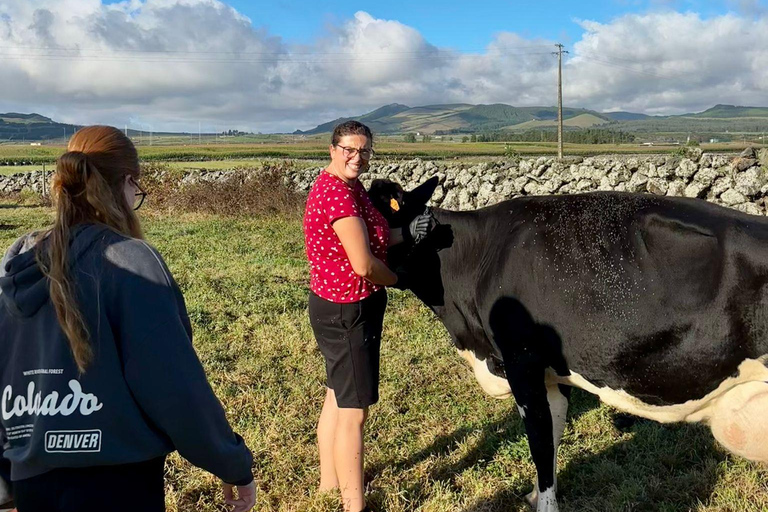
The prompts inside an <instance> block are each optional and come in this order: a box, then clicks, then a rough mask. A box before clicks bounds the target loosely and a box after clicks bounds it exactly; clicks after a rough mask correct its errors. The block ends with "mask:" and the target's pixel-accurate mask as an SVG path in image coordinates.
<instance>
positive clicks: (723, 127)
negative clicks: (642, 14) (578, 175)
mask: <svg viewBox="0 0 768 512" xmlns="http://www.w3.org/2000/svg"><path fill="white" fill-rule="evenodd" d="M762 118H765V122H766V123H768V107H737V106H733V105H716V106H714V107H712V108H710V109H707V110H705V111H704V112H699V113H692V114H683V115H676V116H649V115H646V114H637V113H634V112H624V111H619V112H603V113H601V112H595V111H594V110H588V109H583V108H569V107H564V108H563V125H564V126H566V127H567V128H571V129H577V128H592V127H602V128H608V129H612V130H623V131H628V132H679V131H690V130H695V131H701V132H713V131H722V132H727V131H729V130H732V131H750V132H754V131H760V130H759V129H758V128H760V127H761V126H763V120H762ZM347 119H356V120H358V121H361V122H364V123H366V124H367V125H368V126H370V128H371V129H372V130H373V131H374V132H376V133H408V132H418V133H425V134H458V133H481V132H489V131H498V130H509V131H524V130H539V129H552V128H554V127H556V125H557V108H556V107H513V106H511V105H505V104H503V103H495V104H491V105H470V104H467V103H458V104H447V105H425V106H422V107H413V108H410V107H407V106H405V105H400V104H397V103H393V104H392V105H386V106H384V107H381V108H379V109H376V110H374V111H373V112H370V113H368V114H363V115H361V116H357V117H352V118H343V119H337V120H335V121H330V122H328V123H323V124H321V125H319V126H317V127H315V128H313V129H311V130H307V131H305V132H302V131H300V130H297V131H296V132H295V133H300V134H307V135H310V134H312V135H314V134H318V133H327V132H330V131H332V130H333V128H334V127H335V126H336V124H338V123H339V122H341V121H346V120H347ZM766 128H768V125H767V126H766ZM760 129H762V128H760Z"/></svg>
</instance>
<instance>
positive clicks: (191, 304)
mask: <svg viewBox="0 0 768 512" xmlns="http://www.w3.org/2000/svg"><path fill="white" fill-rule="evenodd" d="M141 213H142V215H143V221H144V226H145V231H146V236H147V238H148V240H149V241H150V242H151V243H152V244H154V245H155V246H156V247H158V249H159V250H160V252H161V253H162V254H163V255H164V257H165V259H166V261H167V262H168V265H169V266H170V268H171V270H172V272H173V273H174V275H175V277H176V279H177V280H178V282H179V284H180V286H181V288H182V290H183V292H184V294H185V297H186V301H187V306H188V309H189V313H190V317H191V319H192V322H193V326H194V332H195V346H196V348H197V350H198V353H199V355H200V357H201V359H202V361H203V364H204V365H205V367H206V369H207V371H208V376H209V379H210V381H211V382H212V385H213V387H214V389H215V390H216V393H217V394H218V396H219V397H220V399H221V400H222V402H223V403H224V406H225V408H226V409H227V412H228V415H229V418H230V421H231V422H232V424H233V426H234V428H235V429H236V430H237V431H239V432H240V433H241V434H242V435H243V436H244V438H245V439H246V441H247V443H248V444H249V446H250V447H251V448H252V449H253V451H254V453H255V459H256V462H255V466H254V471H255V475H256V482H257V485H258V487H259V489H260V491H259V496H258V502H257V508H256V510H257V511H276V512H277V511H280V512H288V511H291V512H294V511H295V512H307V511H308V512H336V511H337V510H339V508H338V498H337V496H333V495H330V496H329V495H318V493H317V492H316V491H315V489H316V486H317V484H318V481H319V470H318V461H317V454H316V449H315V446H314V441H315V435H314V428H315V421H316V419H317V416H318V414H319V411H320V404H321V400H322V396H323V383H324V370H323V364H322V359H321V356H320V354H319V352H318V350H317V349H316V346H315V342H314V340H313V338H312V333H311V330H310V327H309V322H308V319H307V311H306V308H307V286H308V275H307V274H308V272H307V265H306V262H305V259H304V254H303V239H302V235H301V222H300V218H299V217H298V216H297V215H295V214H294V215H288V216H286V215H277V216H272V217H253V218H234V219H233V218H220V217H216V216H211V215H202V214H181V215H178V216H171V215H168V214H161V213H158V212H152V211H151V210H142V212H141ZM50 216H51V214H50V211H49V210H48V209H45V208H41V207H35V206H28V205H16V204H14V203H11V202H8V201H5V202H2V201H0V248H2V249H3V250H5V249H6V248H7V247H8V245H10V243H11V241H12V240H13V239H14V238H15V237H17V236H18V235H20V234H22V233H24V232H26V231H29V230H32V229H39V228H42V227H44V226H46V225H47V223H48V222H49V220H50ZM389 296H390V303H389V307H388V312H387V316H386V320H385V330H384V336H383V344H382V383H381V401H380V403H379V404H378V405H376V406H374V407H373V408H372V413H371V418H370V423H369V427H368V429H367V446H368V453H367V460H366V468H367V469H366V475H367V478H368V480H369V484H368V491H369V494H368V496H369V500H370V502H371V504H372V505H373V507H374V510H378V511H384V512H405V511H423V512H502V511H504V512H512V511H526V510H528V509H527V507H526V505H525V504H524V501H523V496H524V495H525V494H526V493H527V492H529V491H530V490H531V486H532V479H533V477H534V470H533V466H532V463H531V459H530V454H529V451H528V446H527V441H526V438H525V436H524V432H523V427H522V422H521V420H520V418H519V416H518V414H517V412H516V408H515V407H514V404H513V402H512V401H511V400H508V401H497V400H494V399H491V398H489V397H487V396H485V395H483V393H482V392H481V390H480V388H479V386H477V385H476V384H475V382H474V380H473V378H472V377H471V375H470V372H469V370H468V369H467V368H466V367H465V366H464V364H463V363H462V361H461V360H460V358H459V357H458V356H457V355H456V354H455V351H454V350H453V349H452V348H451V345H450V340H449V337H448V335H447V333H446V331H445V330H444V329H443V327H442V326H441V324H440V323H439V322H438V321H437V320H436V319H435V318H434V317H433V315H432V314H431V313H430V312H429V311H428V310H427V309H426V308H425V307H423V306H422V305H421V304H420V303H419V302H418V301H417V300H416V299H415V298H414V297H413V296H412V295H411V294H409V293H405V292H400V291H390V292H389ZM190 428H193V426H190ZM559 465H560V466H559V467H560V473H559V475H560V480H559V496H560V499H561V510H562V511H565V512H568V511H572V512H575V511H580V512H584V511H586V512H590V511H591V512H607V511H660V512H661V511H664V512H672V511H680V512H682V511H691V510H694V511H708V512H714V511H723V512H724V511H729V512H737V511H738V512H758V511H764V510H768V470H766V469H765V468H764V467H761V466H758V465H755V464H752V463H749V462H746V461H744V460H742V459H738V458H735V457H731V456H729V455H727V454H726V453H724V452H723V451H722V450H721V449H720V448H718V447H717V446H716V445H715V443H714V441H713V439H712V437H711V435H710V434H709V431H708V429H706V428H704V427H701V426H696V425H667V426H662V425H659V424H656V423H653V422H649V421H646V420H641V419H637V420H636V421H634V422H632V421H627V417H626V416H624V415H622V414H619V413H617V412H616V411H615V410H614V409H612V408H610V407H607V406H604V405H600V404H599V403H598V402H597V400H596V399H595V398H594V397H592V396H591V395H588V394H586V393H583V392H578V390H576V392H574V398H573V401H572V407H571V411H570V414H569V422H568V426H567V428H566V432H565V436H564V439H563V444H562V447H561V450H560V456H559ZM166 482H167V507H168V510H169V511H171V512H175V511H185V512H186V511H190V512H191V511H223V510H225V509H224V507H222V506H221V505H220V503H221V501H222V500H221V497H220V494H219V491H218V487H217V484H216V481H215V479H214V478H213V477H211V476H210V475H208V474H206V473H205V472H203V471H202V470H199V469H196V468H194V467H192V466H191V465H190V464H189V463H187V462H186V461H184V460H183V459H181V458H180V457H179V456H178V455H173V456H171V457H170V459H169V462H168V464H167V467H166ZM137 506H138V507H140V505H139V504H137ZM138 509H140V508H137V510H138Z"/></svg>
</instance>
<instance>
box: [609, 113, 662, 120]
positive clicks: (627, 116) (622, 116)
mask: <svg viewBox="0 0 768 512" xmlns="http://www.w3.org/2000/svg"><path fill="white" fill-rule="evenodd" d="M603 116H605V117H607V118H608V119H610V120H612V121H639V120H641V119H652V118H653V117H654V116H648V115H645V114H636V113H634V112H623V111H618V112H603Z"/></svg>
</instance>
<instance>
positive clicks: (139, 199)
mask: <svg viewBox="0 0 768 512" xmlns="http://www.w3.org/2000/svg"><path fill="white" fill-rule="evenodd" d="M131 182H132V183H133V186H134V187H136V188H137V189H139V191H138V192H136V193H135V194H134V196H135V197H134V200H133V209H134V210H138V209H139V208H141V205H142V204H144V199H145V198H146V197H147V193H146V192H145V191H144V189H143V188H141V186H140V185H139V184H138V183H136V180H135V179H133V176H131Z"/></svg>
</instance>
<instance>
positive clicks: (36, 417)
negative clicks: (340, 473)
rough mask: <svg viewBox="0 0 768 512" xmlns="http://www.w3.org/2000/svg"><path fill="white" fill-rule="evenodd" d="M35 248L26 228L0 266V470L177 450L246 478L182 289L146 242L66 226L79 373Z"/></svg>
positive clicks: (99, 228)
mask: <svg viewBox="0 0 768 512" xmlns="http://www.w3.org/2000/svg"><path fill="white" fill-rule="evenodd" d="M40 243H46V241H43V242H40ZM35 252H36V251H35V249H34V248H33V235H27V236H25V237H22V238H20V239H19V240H18V241H16V242H15V243H14V244H13V246H12V247H11V248H10V249H9V251H8V252H7V254H6V256H5V258H3V261H2V265H0V390H1V391H2V395H1V396H0V412H1V415H0V420H1V424H2V433H3V434H4V437H5V446H4V457H5V458H7V459H9V460H10V461H11V479H12V480H21V479H24V478H29V477H32V476H35V475H39V474H42V473H45V472H47V471H50V470H51V469H54V468H63V467H84V466H99V465H112V464H123V463H131V462H140V461H145V460H149V459H152V458H155V457H159V456H162V455H165V454H168V453H170V452H172V451H174V450H178V451H179V453H180V454H181V455H182V456H183V457H184V458H186V459H187V460H189V461H190V462H191V463H192V464H194V465H196V466H198V467H201V468H203V469H205V470H207V471H209V472H211V473H213V474H214V475H216V476H218V477H219V478H221V479H222V480H224V481H225V482H228V483H233V484H236V485H245V484H247V483H249V482H250V481H251V480H252V476H251V463H252V457H251V453H250V451H249V450H248V448H247V447H246V446H245V443H244V442H243V440H242V438H241V437H240V436H238V435H237V434H235V433H233V432H232V429H231V428H230V426H229V423H228V422H227V419H226V417H225V414H224V410H223V409H222V407H221V404H220V403H219V401H218V399H217V398H216V396H215V395H214V394H213V391H212V390H211V387H210V385H209V384H208V381H207V379H206V376H205V373H204V371H203V368H202V366H201V364H200V361H199V360H198V358H197V355H196V353H195V351H194V349H193V347H192V331H191V327H190V323H189V318H188V317H187V311H186V307H185V305H184V299H183V297H182V295H181V292H180V291H179V288H178V286H177V285H176V283H175V281H174V280H173V278H172V277H171V274H170V272H169V271H168V268H167V267H166V265H165V262H164V261H163V259H162V258H161V257H160V255H159V254H158V253H157V251H156V250H155V249H153V248H152V247H151V246H150V245H149V244H147V243H146V242H144V241H142V240H136V239H132V238H128V237H126V236H122V235H120V234H118V233H115V232H114V231H112V230H110V229H109V228H107V227H105V226H103V225H99V224H87V225H81V226H77V228H76V229H75V230H74V235H73V237H72V242H71V245H70V263H71V267H70V268H71V270H70V271H71V276H72V278H73V279H72V280H73V282H74V283H75V285H76V294H77V298H78V305H79V307H80V311H81V313H82V314H83V317H84V319H85V323H86V325H87V327H88V330H89V334H90V336H89V338H90V342H91V346H92V348H93V354H94V357H93V361H92V363H91V364H90V365H89V366H88V368H87V370H86V372H85V373H84V374H82V375H80V374H79V372H78V369H77V365H76V364H75V361H74V358H73V356H72V353H71V350H70V348H69V342H68V341H67V338H66V336H65V335H64V332H63V331H62V330H61V327H60V326H59V323H58V320H57V318H56V312H55V310H54V307H53V303H52V302H51V301H50V300H49V299H50V297H49V292H48V286H49V280H48V279H47V278H46V277H45V276H44V275H43V273H42V272H41V270H40V268H39V266H38V265H37V262H36V260H35Z"/></svg>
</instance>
